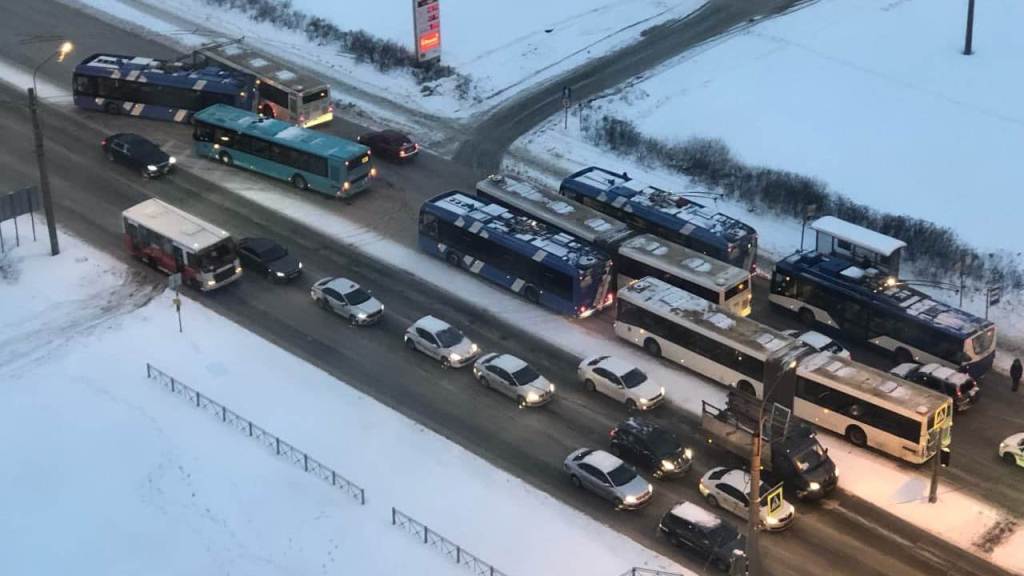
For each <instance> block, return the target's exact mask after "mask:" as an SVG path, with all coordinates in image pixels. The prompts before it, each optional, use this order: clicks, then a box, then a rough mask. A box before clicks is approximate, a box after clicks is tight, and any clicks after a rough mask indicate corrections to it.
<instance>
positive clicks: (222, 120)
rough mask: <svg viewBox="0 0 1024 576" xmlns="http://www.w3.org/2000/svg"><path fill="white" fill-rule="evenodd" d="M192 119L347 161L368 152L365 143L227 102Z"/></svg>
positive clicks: (216, 105)
mask: <svg viewBox="0 0 1024 576" xmlns="http://www.w3.org/2000/svg"><path fill="white" fill-rule="evenodd" d="M193 120H194V121H199V122H206V123H208V124H213V125H214V126H221V127H224V128H230V129H232V130H236V131H238V132H242V133H244V134H248V135H250V136H256V137H258V138H263V139H266V140H274V141H278V142H281V143H283V144H285V145H287V146H289V147H291V148H295V149H297V150H302V151H303V152H309V153H311V154H316V155H318V156H335V157H338V158H341V159H343V160H349V159H352V158H358V157H360V156H362V155H363V154H366V153H367V152H369V151H370V149H369V148H367V147H366V146H363V145H362V144H359V143H357V142H352V141H351V140H345V139H344V138H339V137H337V136H332V135H331V134H327V133H325V132H320V131H318V130H310V129H308V128H303V127H301V126H296V125H294V124H289V123H287V122H283V121H281V120H275V119H273V118H262V117H260V115H259V114H257V113H255V112H249V111H248V110H242V109H241V108H235V107H234V106H228V105H227V104H214V105H213V106H210V107H209V108H204V109H202V110H200V111H199V112H196V113H195V115H194V116H193Z"/></svg>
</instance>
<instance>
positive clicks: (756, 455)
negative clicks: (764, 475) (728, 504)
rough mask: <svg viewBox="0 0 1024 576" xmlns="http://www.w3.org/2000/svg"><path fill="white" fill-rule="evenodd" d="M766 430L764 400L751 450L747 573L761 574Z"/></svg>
mask: <svg viewBox="0 0 1024 576" xmlns="http://www.w3.org/2000/svg"><path fill="white" fill-rule="evenodd" d="M763 428H764V399H762V400H761V407H760V409H759V410H758V413H757V430H755V431H754V436H753V445H752V446H751V450H750V505H749V506H748V507H747V512H748V514H747V573H748V574H750V576H760V574H761V553H760V550H759V548H758V545H759V542H758V531H759V530H760V529H761V431H762V430H763Z"/></svg>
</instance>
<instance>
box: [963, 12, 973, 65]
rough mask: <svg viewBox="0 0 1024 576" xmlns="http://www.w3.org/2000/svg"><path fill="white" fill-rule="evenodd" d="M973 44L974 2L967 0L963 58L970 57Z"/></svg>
mask: <svg viewBox="0 0 1024 576" xmlns="http://www.w3.org/2000/svg"><path fill="white" fill-rule="evenodd" d="M973 42H974V0H967V37H966V38H964V56H970V55H971V54H972V53H973V52H972V51H971V44H972V43H973Z"/></svg>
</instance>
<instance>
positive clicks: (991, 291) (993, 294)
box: [988, 286, 1003, 306]
mask: <svg viewBox="0 0 1024 576" xmlns="http://www.w3.org/2000/svg"><path fill="white" fill-rule="evenodd" d="M1002 297H1003V287H1002V286H989V287H988V305H989V306H995V305H996V304H999V300H1000V299H1001V298H1002Z"/></svg>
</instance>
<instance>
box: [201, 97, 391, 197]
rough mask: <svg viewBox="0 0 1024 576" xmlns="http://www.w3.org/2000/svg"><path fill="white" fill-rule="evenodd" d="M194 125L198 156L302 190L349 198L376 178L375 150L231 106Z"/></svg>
mask: <svg viewBox="0 0 1024 576" xmlns="http://www.w3.org/2000/svg"><path fill="white" fill-rule="evenodd" d="M192 124H193V126H194V127H195V130H194V131H193V133H192V139H193V140H195V151H196V154H197V155H199V156H205V157H207V158H212V159H214V160H217V161H219V162H221V163H223V164H225V165H227V166H238V167H241V168H247V169H249V170H252V171H253V172H259V173H260V174H266V175H267V176H270V177H272V178H277V179H278V180H284V181H287V182H291V184H292V186H295V187H296V188H298V189H300V190H315V191H317V192H319V193H321V194H326V195H328V196H336V197H338V198H349V197H351V196H353V195H354V194H357V193H359V192H361V191H362V190H365V189H366V188H367V187H368V186H369V185H370V181H371V180H373V179H374V178H375V177H376V176H377V169H376V168H375V167H374V166H373V160H372V159H371V157H370V149H369V148H367V147H366V146H363V145H362V144H358V143H356V142H352V141H351V140H345V139H344V138H338V137H337V136H331V135H330V134H324V133H323V132H318V131H316V130H309V129H307V128H302V127H300V126H296V125H294V124H289V123H287V122H282V121H280V120H274V119H273V118H263V117H261V116H260V115H259V114H256V113H254V112H249V111H246V110H242V109H240V108H235V107H233V106H228V105H226V104H215V105H213V106H210V107H209V108H204V109H202V110H200V111H199V112H196V113H195V115H193V117H192Z"/></svg>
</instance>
